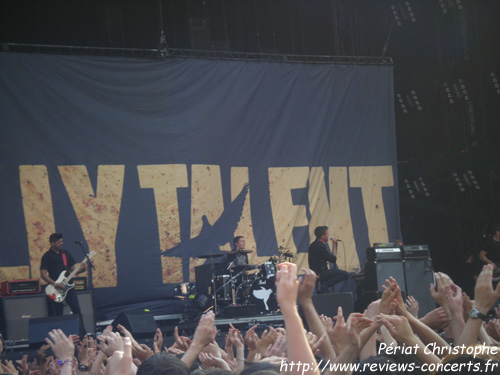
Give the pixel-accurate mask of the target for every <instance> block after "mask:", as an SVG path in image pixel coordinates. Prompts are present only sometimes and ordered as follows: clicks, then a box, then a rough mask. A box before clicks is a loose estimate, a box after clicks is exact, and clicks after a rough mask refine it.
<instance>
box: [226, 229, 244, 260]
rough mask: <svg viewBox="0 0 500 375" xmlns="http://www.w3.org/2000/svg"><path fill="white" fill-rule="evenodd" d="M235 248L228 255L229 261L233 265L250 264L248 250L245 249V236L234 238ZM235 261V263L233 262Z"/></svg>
mask: <svg viewBox="0 0 500 375" xmlns="http://www.w3.org/2000/svg"><path fill="white" fill-rule="evenodd" d="M233 244H234V250H233V251H231V253H230V254H228V255H227V263H228V264H232V265H233V266H245V265H247V264H248V255H247V253H248V251H244V250H245V239H244V238H243V236H236V237H234V239H233ZM233 261H234V263H232V262H233Z"/></svg>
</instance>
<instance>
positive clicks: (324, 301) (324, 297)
mask: <svg viewBox="0 0 500 375" xmlns="http://www.w3.org/2000/svg"><path fill="white" fill-rule="evenodd" d="M312 301H313V305H314V307H315V308H316V311H317V312H318V314H319V315H321V314H325V315H326V316H329V317H332V316H334V315H337V308H338V307H339V306H342V313H343V314H344V317H345V318H346V319H347V317H348V316H349V314H351V313H352V312H354V302H353V297H352V293H325V294H316V295H313V296H312Z"/></svg>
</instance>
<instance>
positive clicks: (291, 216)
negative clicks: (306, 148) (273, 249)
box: [269, 167, 309, 252]
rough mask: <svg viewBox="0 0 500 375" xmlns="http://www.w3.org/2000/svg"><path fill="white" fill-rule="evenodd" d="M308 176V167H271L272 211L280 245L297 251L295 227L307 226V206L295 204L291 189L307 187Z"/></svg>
mask: <svg viewBox="0 0 500 375" xmlns="http://www.w3.org/2000/svg"><path fill="white" fill-rule="evenodd" d="M308 176H309V168H308V167H293V168H269V192H270V199H271V211H272V214H273V222H274V231H275V233H276V240H277V241H278V247H279V246H283V247H291V248H292V251H295V252H296V251H297V247H296V246H295V242H294V241H293V228H294V227H303V226H306V225H308V222H307V216H306V206H305V205H294V204H293V201H292V193H291V190H292V189H300V188H305V187H306V186H307V178H308Z"/></svg>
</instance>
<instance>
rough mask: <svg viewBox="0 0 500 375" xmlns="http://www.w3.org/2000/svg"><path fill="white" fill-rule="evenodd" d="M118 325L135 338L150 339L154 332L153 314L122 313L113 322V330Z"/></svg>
mask: <svg viewBox="0 0 500 375" xmlns="http://www.w3.org/2000/svg"><path fill="white" fill-rule="evenodd" d="M118 324H121V325H122V326H124V327H125V328H126V329H127V330H129V331H130V333H132V335H133V336H134V337H135V338H139V339H143V338H152V337H153V336H154V334H155V332H156V328H157V327H158V326H157V325H156V321H155V318H154V316H153V314H149V313H144V312H132V311H122V312H121V313H120V314H119V315H118V316H117V317H116V319H115V320H114V321H113V323H112V325H113V328H116V326H117V325H118Z"/></svg>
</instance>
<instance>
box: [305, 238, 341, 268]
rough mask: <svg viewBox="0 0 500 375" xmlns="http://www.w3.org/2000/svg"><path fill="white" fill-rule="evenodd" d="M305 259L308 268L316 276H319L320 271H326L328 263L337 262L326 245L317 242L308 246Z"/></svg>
mask: <svg viewBox="0 0 500 375" xmlns="http://www.w3.org/2000/svg"><path fill="white" fill-rule="evenodd" d="M307 259H308V260H309V268H310V269H312V270H313V271H314V272H316V275H320V274H321V271H324V270H327V269H328V262H332V263H335V262H336V261H337V257H336V256H335V255H333V254H332V252H331V251H330V248H329V247H328V245H327V244H326V243H323V242H321V241H318V240H316V241H314V242H313V243H312V244H311V245H310V246H309V252H308V254H307Z"/></svg>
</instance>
